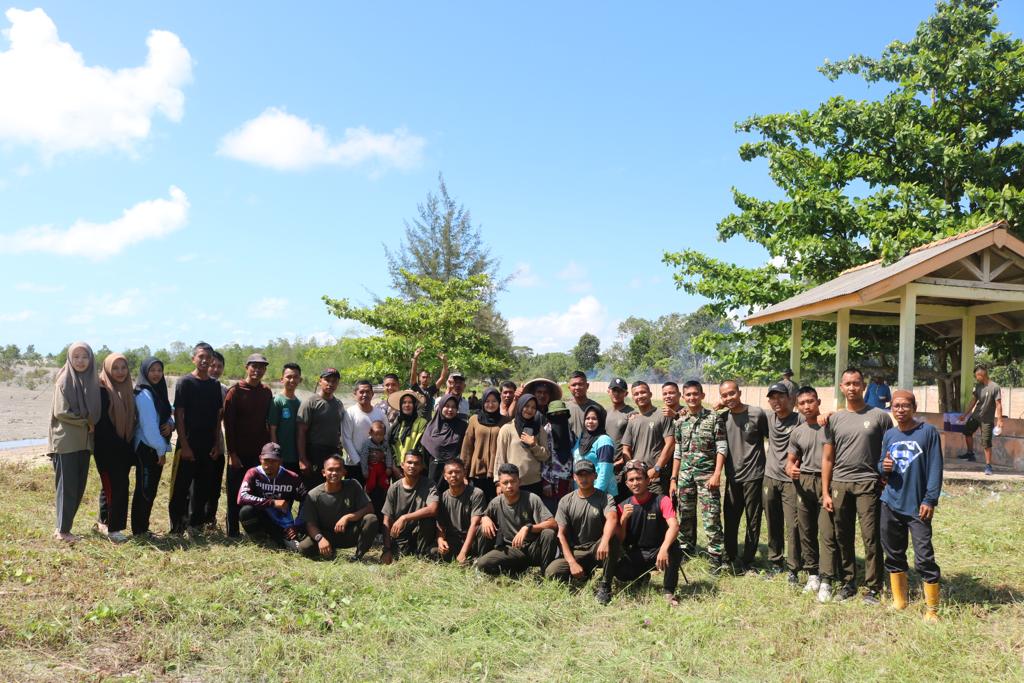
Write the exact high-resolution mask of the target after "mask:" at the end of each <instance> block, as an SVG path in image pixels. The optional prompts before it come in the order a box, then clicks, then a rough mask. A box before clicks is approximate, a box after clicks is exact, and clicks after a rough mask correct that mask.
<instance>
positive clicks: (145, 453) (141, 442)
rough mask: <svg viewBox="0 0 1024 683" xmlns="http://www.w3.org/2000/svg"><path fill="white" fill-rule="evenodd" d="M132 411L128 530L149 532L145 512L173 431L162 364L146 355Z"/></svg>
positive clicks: (138, 534)
mask: <svg viewBox="0 0 1024 683" xmlns="http://www.w3.org/2000/svg"><path fill="white" fill-rule="evenodd" d="M135 411H136V413H137V414H138V416H139V419H138V423H137V424H136V427H135V438H134V440H133V442H132V443H133V446H134V448H135V457H136V458H137V459H138V465H137V467H136V468H135V495H134V496H133V497H132V534H133V535H135V536H140V535H146V534H148V533H149V516H150V513H151V512H152V511H153V501H155V500H156V492H157V489H158V488H159V486H160V475H161V473H162V472H163V470H164V461H165V459H166V457H167V452H168V451H170V450H171V444H170V441H169V437H170V436H171V432H172V431H174V415H173V412H172V411H171V402H170V400H169V399H168V398H167V380H166V379H165V378H164V364H163V361H161V360H160V359H159V358H155V357H153V356H150V357H149V358H147V359H146V360H144V361H142V365H141V366H140V367H139V377H138V379H137V380H136V382H135Z"/></svg>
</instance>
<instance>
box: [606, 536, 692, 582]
mask: <svg viewBox="0 0 1024 683" xmlns="http://www.w3.org/2000/svg"><path fill="white" fill-rule="evenodd" d="M660 550H661V547H660V546H658V547H654V548H637V547H633V548H626V549H625V550H623V551H622V556H621V557H620V558H619V563H618V565H617V566H616V567H615V578H617V579H618V580H619V581H636V580H637V579H639V578H640V577H641V576H643V575H644V574H647V573H648V572H650V571H651V570H652V569H654V567H655V565H656V564H657V561H658V552H659V551H660ZM682 563H683V550H682V548H680V547H679V544H678V543H673V544H672V545H671V546H669V549H668V567H666V568H665V581H664V586H665V592H666V593H675V592H676V587H677V586H678V585H679V566H680V565H681V564H682Z"/></svg>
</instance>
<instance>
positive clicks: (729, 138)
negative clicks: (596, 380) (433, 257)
mask: <svg viewBox="0 0 1024 683" xmlns="http://www.w3.org/2000/svg"><path fill="white" fill-rule="evenodd" d="M689 4H691V3H685V4H684V3H663V4H646V5H640V4H638V3H628V4H626V3H599V2H578V3H549V4H548V5H557V7H553V6H545V5H542V4H540V3H537V4H533V5H529V6H527V5H522V4H516V5H512V4H507V5H504V6H499V5H498V4H497V3H411V2H404V3H387V4H386V5H385V6H379V5H381V3H361V4H355V3H352V4H345V5H342V4H340V3H317V4H311V5H310V6H303V7H301V8H295V7H288V6H285V5H280V4H271V3H266V2H260V3H244V4H243V3H236V4H228V3H198V2H193V3H187V2H186V3H175V4H174V5H173V6H171V5H168V4H166V3H162V4H161V3H127V2H125V3H113V2H112V3H104V4H103V11H102V12H98V11H97V10H96V9H95V6H94V5H92V4H91V3H81V2H52V3H47V4H45V5H43V6H42V7H41V12H27V11H28V10H32V9H34V7H33V6H31V5H21V6H8V7H13V8H16V9H17V10H22V12H18V11H8V12H7V14H6V16H0V28H2V29H4V30H5V31H6V32H7V33H5V35H4V36H3V37H0V263H2V264H3V271H4V277H3V278H2V279H0V343H5V344H6V343H15V344H19V345H21V346H22V347H24V346H26V345H27V344H32V343H34V344H35V345H36V347H37V348H38V349H40V350H42V351H55V350H57V349H59V348H60V347H61V346H62V345H64V344H66V343H67V342H69V341H71V340H73V339H78V338H82V339H85V340H87V341H89V342H91V343H93V344H94V345H95V346H96V347H99V346H100V345H101V344H107V345H109V346H110V347H111V348H114V349H117V348H123V347H127V346H133V347H134V346H139V345H142V344H149V345H150V346H152V347H154V348H155V347H160V346H163V345H165V344H167V343H169V342H171V341H174V340H182V341H185V342H194V341H196V340H198V339H205V340H207V341H210V342H211V343H214V344H215V345H216V344H222V343H226V342H230V341H239V342H244V343H259V342H262V341H265V340H267V339H269V338H274V337H279V336H286V337H294V336H304V337H308V336H311V335H317V336H320V337H326V336H328V335H332V336H337V335H340V334H344V333H346V332H348V331H351V330H352V329H353V325H352V324H351V323H347V322H345V321H340V320H336V319H334V318H332V317H331V316H329V315H328V314H327V312H326V310H325V308H324V306H323V304H322V303H321V301H320V296H321V295H323V294H329V295H331V296H334V297H349V298H352V299H354V300H356V301H359V302H368V301H369V300H370V299H371V293H373V294H378V295H383V294H387V293H388V282H389V279H388V276H387V269H386V262H385V258H384V250H383V247H382V245H383V244H388V245H389V246H397V244H398V242H399V240H400V239H401V236H402V234H403V221H404V220H406V219H411V218H413V217H414V216H415V215H416V205H417V203H419V202H421V201H422V200H423V199H424V197H425V195H426V193H427V192H429V191H432V190H434V189H435V188H436V186H437V174H438V173H439V172H443V173H444V176H445V179H446V181H447V183H448V187H449V190H450V191H451V192H452V194H453V195H455V196H456V197H457V199H458V200H460V201H461V202H463V203H464V204H465V205H466V206H467V207H468V208H470V209H471V211H472V214H473V218H474V221H475V222H476V223H477V224H479V225H480V226H481V227H482V231H483V236H484V239H485V241H486V242H487V243H488V244H489V245H490V246H491V248H492V250H493V252H494V254H495V255H497V256H498V257H500V258H501V260H502V264H503V271H504V272H505V273H511V272H519V273H520V276H519V277H518V278H517V279H516V281H514V282H513V283H512V285H511V286H510V288H509V290H508V291H507V292H505V293H504V294H503V295H502V296H501V298H500V300H499V305H500V310H501V311H502V313H503V314H504V315H505V316H506V318H508V319H509V320H510V321H511V322H512V324H513V328H514V330H515V335H516V341H517V342H518V343H522V344H526V345H529V346H532V347H533V348H534V349H535V350H537V351H549V350H560V349H565V348H569V347H571V346H572V345H573V343H575V340H576V339H577V338H578V337H579V335H580V334H582V333H583V332H588V331H589V332H593V333H595V334H597V335H598V336H599V337H600V338H601V340H602V343H603V344H604V345H608V344H609V343H611V342H612V341H613V340H614V332H615V327H616V325H617V323H618V322H619V321H620V320H622V319H624V318H625V317H627V316H629V315H639V316H644V317H656V316H658V315H662V314H665V313H668V312H672V311H683V312H686V311H691V310H693V309H694V308H695V307H696V306H698V305H699V304H700V301H699V300H698V299H695V298H693V297H689V296H687V295H685V294H683V293H682V292H679V291H677V290H676V289H675V288H674V286H673V284H672V273H671V271H670V270H669V269H668V268H666V267H665V266H664V265H662V263H661V256H662V253H663V252H664V251H665V250H678V249H681V248H686V247H694V248H698V249H703V250H706V251H708V252H710V253H712V254H713V255H716V256H719V257H723V258H729V259H733V260H735V261H737V262H739V263H742V264H745V265H755V264H758V263H761V262H763V261H764V258H765V255H764V253H763V252H762V251H760V250H759V249H758V248H756V247H753V246H751V245H749V244H746V243H742V242H739V241H733V242H730V243H729V244H722V243H719V242H717V241H716V237H715V235H716V233H715V225H716V223H717V222H718V220H720V219H721V218H722V217H723V216H725V215H726V214H727V213H729V212H730V211H731V210H732V204H731V199H730V188H731V187H732V186H737V187H739V188H741V189H742V190H744V191H746V192H751V193H754V194H757V195H759V196H764V197H770V196H773V188H772V186H771V184H770V182H769V181H768V179H767V177H766V174H765V169H764V167H763V166H762V165H760V164H756V163H755V164H748V163H744V162H742V161H740V159H739V157H738V155H737V152H736V150H737V147H738V145H739V144H740V143H741V142H742V137H741V136H740V135H737V134H736V133H735V132H734V131H733V124H734V122H736V121H739V120H742V119H743V118H745V117H747V116H749V115H751V114H754V113H770V112H779V111H789V110H793V109H798V108H801V107H813V106H814V105H815V104H816V103H817V102H820V101H821V100H822V99H823V98H825V97H828V96H829V95H831V94H835V93H843V94H846V95H850V96H861V95H871V94H873V92H874V93H881V92H882V91H881V90H880V89H876V90H875V91H871V90H868V89H866V88H865V87H864V86H863V84H861V83H860V82H858V81H855V80H850V79H847V80H843V81H840V82H839V83H835V84H833V83H830V82H828V81H827V80H826V79H825V78H824V77H822V76H821V75H820V74H818V73H817V71H816V70H815V69H816V68H817V67H818V66H819V65H820V64H821V63H822V62H823V61H824V60H825V59H826V58H832V59H842V58H844V57H846V56H849V55H850V54H854V53H865V54H871V55H874V54H878V53H879V52H880V51H881V48H882V47H883V46H884V45H885V44H887V43H888V42H889V41H890V40H892V39H896V38H902V39H908V38H910V37H911V36H912V35H913V31H914V29H915V27H916V26H917V24H918V23H919V22H920V21H921V20H922V19H923V18H924V17H926V16H927V15H928V14H930V12H931V11H932V7H933V3H932V2H930V1H924V0H905V1H902V2H898V3H897V2H891V1H889V2H884V1H875V0H870V1H868V0H865V1H862V2H859V3H820V2H786V3H763V2H758V3H754V2H749V3H740V2H736V3H719V5H720V6H717V7H708V6H704V5H702V6H700V7H698V8H689V7H687V6H686V5H689ZM371 5H377V6H371ZM5 9H6V7H5ZM999 15H1000V17H1001V19H1002V28H1003V30H1006V31H1009V32H1011V33H1014V34H1017V35H1021V34H1024V10H1022V9H1021V7H1020V5H1019V4H1016V5H1013V4H1007V5H1006V7H1004V8H1002V9H1000V10H999ZM54 31H56V34H55V33H54ZM154 31H156V32H157V33H152V32H154ZM57 36H59V37H57ZM147 40H148V43H147Z"/></svg>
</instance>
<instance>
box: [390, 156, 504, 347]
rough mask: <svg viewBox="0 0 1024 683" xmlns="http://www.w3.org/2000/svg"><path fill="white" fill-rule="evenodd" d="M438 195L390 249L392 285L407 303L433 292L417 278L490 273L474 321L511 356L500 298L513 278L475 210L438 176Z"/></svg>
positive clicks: (431, 197)
mask: <svg viewBox="0 0 1024 683" xmlns="http://www.w3.org/2000/svg"><path fill="white" fill-rule="evenodd" d="M437 182H438V192H437V194H434V193H432V192H431V193H428V194H427V199H426V201H425V202H424V203H422V204H419V205H417V207H416V209H417V213H418V218H416V219H414V220H413V221H412V223H409V222H408V221H406V223H405V238H404V239H403V241H402V242H401V243H400V244H399V247H398V249H397V250H396V251H392V250H391V249H389V248H388V247H387V246H385V247H384V253H385V256H386V257H387V261H388V272H389V273H390V274H391V284H392V287H394V288H395V289H396V290H397V291H398V292H400V293H401V294H402V296H403V297H404V298H405V299H406V300H407V301H414V300H416V299H418V298H420V297H422V296H424V295H426V294H427V292H425V291H424V290H423V289H422V288H421V287H420V286H419V284H418V282H419V281H418V279H417V278H423V277H425V278H427V279H429V280H434V281H439V282H448V281H450V280H465V279H467V278H470V277H473V276H474V275H486V276H487V278H488V286H487V287H485V288H483V289H481V290H479V292H478V296H480V297H481V298H482V300H483V301H484V304H485V305H484V306H481V307H480V308H479V310H478V311H477V312H476V314H475V315H474V316H473V317H472V318H467V320H472V322H473V326H474V327H476V328H477V329H478V330H480V331H481V332H483V333H485V334H487V335H489V336H490V337H492V338H493V340H494V346H495V347H496V348H497V349H499V350H500V353H499V355H500V356H502V357H504V356H508V355H510V354H511V351H512V335H511V332H510V331H509V329H508V323H507V322H506V321H505V319H504V318H503V317H502V316H501V314H500V313H498V311H497V309H496V308H495V294H496V293H497V292H498V291H499V290H501V289H504V287H505V285H506V284H508V281H509V279H510V278H509V277H505V278H502V277H501V276H500V275H499V274H498V269H499V268H500V267H501V261H500V260H499V259H497V258H496V257H494V256H493V255H492V254H491V252H490V249H488V248H487V246H486V245H485V244H484V241H483V235H482V234H481V231H480V227H479V226H476V225H474V224H473V220H472V217H471V215H470V212H469V209H467V208H466V207H465V206H464V205H462V204H459V203H457V202H456V200H455V199H454V198H453V197H452V196H451V195H450V194H449V193H448V186H447V185H446V184H445V182H444V176H443V175H441V174H438V177H437Z"/></svg>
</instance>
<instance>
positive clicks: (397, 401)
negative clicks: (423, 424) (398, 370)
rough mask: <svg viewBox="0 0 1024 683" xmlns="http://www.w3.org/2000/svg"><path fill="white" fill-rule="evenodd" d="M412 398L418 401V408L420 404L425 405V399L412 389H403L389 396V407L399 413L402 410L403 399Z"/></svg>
mask: <svg viewBox="0 0 1024 683" xmlns="http://www.w3.org/2000/svg"><path fill="white" fill-rule="evenodd" d="M403 396H412V397H413V399H414V400H415V401H416V408H419V407H420V403H423V398H422V397H421V396H420V395H419V394H417V393H416V392H415V391H413V390H412V389H402V390H401V391H395V392H392V393H391V394H389V395H388V405H389V406H391V407H392V408H393V409H395V410H397V411H401V410H402V397H403Z"/></svg>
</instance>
